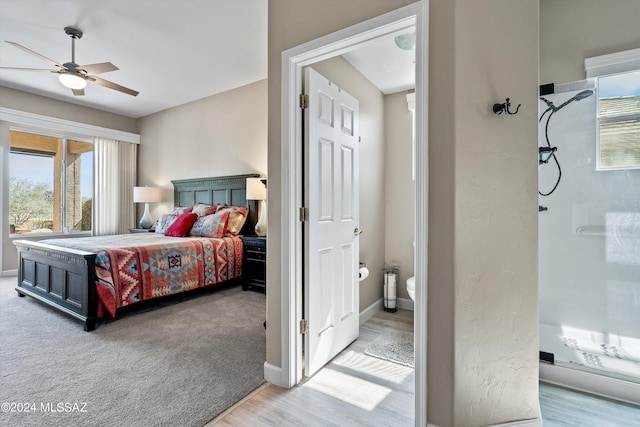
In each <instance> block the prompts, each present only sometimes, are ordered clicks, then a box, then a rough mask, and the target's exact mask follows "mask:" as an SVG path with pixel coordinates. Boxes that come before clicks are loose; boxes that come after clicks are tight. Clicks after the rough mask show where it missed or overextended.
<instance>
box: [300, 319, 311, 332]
mask: <svg viewBox="0 0 640 427" xmlns="http://www.w3.org/2000/svg"><path fill="white" fill-rule="evenodd" d="M300 333H301V334H303V335H304V334H308V333H309V321H308V320H306V319H300Z"/></svg>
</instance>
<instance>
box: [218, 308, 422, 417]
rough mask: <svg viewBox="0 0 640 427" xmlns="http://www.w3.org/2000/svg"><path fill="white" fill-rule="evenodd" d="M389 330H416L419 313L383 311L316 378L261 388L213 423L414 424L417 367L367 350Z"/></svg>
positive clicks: (362, 328)
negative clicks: (286, 386) (289, 385)
mask: <svg viewBox="0 0 640 427" xmlns="http://www.w3.org/2000/svg"><path fill="white" fill-rule="evenodd" d="M385 329H392V330H396V331H413V312H412V311H406V310H399V311H398V312H396V313H387V312H385V311H380V312H378V313H377V314H376V315H375V316H373V317H372V318H371V319H369V321H367V322H366V323H365V324H363V325H362V326H361V327H360V337H359V338H358V339H357V340H356V341H355V342H353V343H352V344H351V345H350V346H349V347H347V348H346V349H345V350H344V351H343V352H342V353H340V354H339V355H338V356H336V357H335V358H334V359H333V360H332V361H331V362H330V363H329V364H328V365H327V366H325V367H324V368H322V370H320V371H319V372H318V373H317V374H315V375H314V376H313V377H311V378H309V379H307V380H306V381H304V382H303V383H302V384H300V385H298V386H297V387H294V388H292V389H290V390H286V389H282V388H280V387H277V386H274V385H267V386H265V387H263V388H261V389H258V390H257V391H256V392H254V393H253V394H252V395H250V396H249V397H248V398H247V399H245V400H244V401H243V402H241V403H240V404H238V405H236V406H235V407H233V408H231V409H230V410H229V411H227V412H225V413H223V414H222V415H221V416H219V417H218V418H216V419H215V420H213V421H212V422H211V423H209V424H207V426H209V427H211V426H217V427H222V426H238V427H240V426H241V427H245V426H252V427H260V426H276V425H277V426H305V427H307V426H309V427H312V426H373V425H375V426H389V427H392V426H413V424H414V397H413V394H414V370H413V368H410V367H406V366H402V365H399V364H396V363H393V362H388V361H385V360H382V359H378V358H376V357H372V356H369V355H366V354H365V353H364V349H365V348H366V347H367V345H368V344H369V343H370V342H372V341H373V340H375V339H376V338H377V337H378V336H379V335H380V334H381V333H382V331H384V330H385Z"/></svg>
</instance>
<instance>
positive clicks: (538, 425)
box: [427, 417, 542, 427]
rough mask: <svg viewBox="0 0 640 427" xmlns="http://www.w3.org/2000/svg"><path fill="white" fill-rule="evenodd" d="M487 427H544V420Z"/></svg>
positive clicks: (521, 421) (429, 426) (535, 419)
mask: <svg viewBox="0 0 640 427" xmlns="http://www.w3.org/2000/svg"><path fill="white" fill-rule="evenodd" d="M427 427H439V426H437V425H435V424H431V423H429V424H427ZM487 427H542V418H540V417H538V418H534V419H531V420H520V421H511V422H508V423H502V424H491V425H490V426H487Z"/></svg>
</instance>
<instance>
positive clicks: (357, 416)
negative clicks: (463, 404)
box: [206, 310, 640, 427]
mask: <svg viewBox="0 0 640 427" xmlns="http://www.w3.org/2000/svg"><path fill="white" fill-rule="evenodd" d="M385 328H391V329H396V330H399V331H411V330H413V312H411V311H403V310H401V311H398V312H397V313H387V312H384V311H381V312H379V313H377V314H376V315H375V316H374V317H373V318H371V319H370V320H369V321H368V322H366V323H365V324H364V325H362V326H361V327H360V337H359V338H358V340H356V341H355V342H354V343H353V344H351V345H350V346H349V347H348V348H347V349H346V350H345V351H344V352H342V353H341V354H340V355H338V356H337V357H336V358H335V359H334V360H332V361H331V363H329V364H328V365H327V366H326V367H324V368H323V369H322V370H321V371H320V372H318V373H317V374H316V375H314V376H313V377H312V378H310V379H308V380H306V381H305V382H303V383H302V384H300V385H299V386H297V387H294V388H292V389H291V390H286V389H283V388H280V387H277V386H274V385H271V384H267V385H264V386H262V387H261V388H259V389H258V390H256V391H255V392H253V393H252V394H251V395H249V396H248V397H247V398H246V399H244V400H243V401H241V402H239V403H238V404H237V405H235V406H234V407H232V408H231V409H229V410H228V411H226V412H225V413H223V414H221V415H220V416H219V417H218V418H216V419H215V420H213V421H212V422H210V423H209V424H207V426H206V427H212V426H216V427H223V426H224V427H226V426H236V427H245V426H252V427H261V426H305V427H307V426H309V427H311V426H323V427H324V426H373V425H375V426H393V427H397V426H398V427H399V426H408V427H410V426H413V425H414V404H413V398H414V396H413V393H414V372H413V369H411V368H407V367H404V366H401V365H398V364H395V363H392V362H386V361H384V360H380V359H377V358H375V357H371V356H368V355H366V354H365V353H364V349H365V348H366V346H367V344H369V343H370V342H371V341H373V340H374V339H375V338H376V337H377V336H378V335H379V334H380V333H381V332H382V331H383V330H384V329H385ZM540 407H541V412H542V419H543V422H544V427H635V426H640V407H637V406H633V405H628V404H624V403H620V402H615V401H611V400H607V399H601V398H598V397H596V396H592V395H588V394H584V393H579V392H575V391H572V390H568V389H565V388H562V387H557V386H553V385H550V384H545V383H541V384H540Z"/></svg>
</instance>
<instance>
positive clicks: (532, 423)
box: [491, 417, 542, 427]
mask: <svg viewBox="0 0 640 427" xmlns="http://www.w3.org/2000/svg"><path fill="white" fill-rule="evenodd" d="M491 427H542V418H540V417H538V418H533V419H530V420H519V421H510V422H508V423H500V424H493V425H491Z"/></svg>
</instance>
